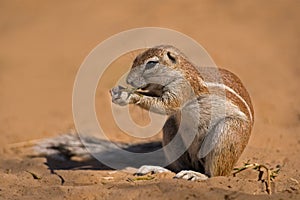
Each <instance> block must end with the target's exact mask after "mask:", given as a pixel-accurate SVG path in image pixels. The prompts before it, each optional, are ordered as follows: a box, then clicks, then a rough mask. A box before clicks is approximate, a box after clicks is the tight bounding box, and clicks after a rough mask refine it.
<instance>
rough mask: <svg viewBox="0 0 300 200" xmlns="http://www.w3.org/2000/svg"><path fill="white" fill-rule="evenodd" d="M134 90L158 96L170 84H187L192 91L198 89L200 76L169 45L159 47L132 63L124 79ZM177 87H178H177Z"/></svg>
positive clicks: (181, 55)
mask: <svg viewBox="0 0 300 200" xmlns="http://www.w3.org/2000/svg"><path fill="white" fill-rule="evenodd" d="M126 82H127V84H129V85H131V86H133V87H134V88H140V89H144V90H146V89H147V90H148V91H149V90H151V92H152V94H153V95H154V96H159V95H160V94H161V93H162V89H163V88H165V87H167V86H170V85H171V84H172V83H175V82H176V83H182V85H185V87H186V85H187V84H189V85H190V86H189V87H192V89H195V88H199V83H201V82H202V81H201V76H200V74H199V72H198V71H197V69H196V68H195V67H194V65H193V64H191V63H190V62H189V61H188V59H187V58H186V56H185V55H184V54H183V53H181V52H180V51H179V50H178V49H177V48H175V47H173V46H170V45H160V46H156V47H153V48H150V49H148V50H146V51H144V52H143V53H141V54H139V55H138V56H137V57H136V58H135V60H134V61H133V64H132V68H131V70H130V72H129V74H128V76H127V79H126ZM177 87H178V85H177Z"/></svg>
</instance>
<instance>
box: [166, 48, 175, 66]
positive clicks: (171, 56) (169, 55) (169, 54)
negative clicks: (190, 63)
mask: <svg viewBox="0 0 300 200" xmlns="http://www.w3.org/2000/svg"><path fill="white" fill-rule="evenodd" d="M167 56H168V58H169V59H170V60H171V61H172V63H174V64H175V63H176V56H175V55H174V54H173V53H171V52H170V51H168V53H167Z"/></svg>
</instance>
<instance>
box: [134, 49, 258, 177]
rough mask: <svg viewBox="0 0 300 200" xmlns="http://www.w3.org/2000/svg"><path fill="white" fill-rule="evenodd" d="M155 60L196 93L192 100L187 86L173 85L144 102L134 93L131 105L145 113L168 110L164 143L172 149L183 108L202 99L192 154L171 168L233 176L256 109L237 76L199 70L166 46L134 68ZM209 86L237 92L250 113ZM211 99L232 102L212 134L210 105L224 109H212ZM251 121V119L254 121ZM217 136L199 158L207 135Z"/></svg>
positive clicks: (229, 94)
mask: <svg viewBox="0 0 300 200" xmlns="http://www.w3.org/2000/svg"><path fill="white" fill-rule="evenodd" d="M167 52H170V53H171V54H172V56H174V58H175V59H176V62H175V63H174V62H171V61H170V60H168V59H165V58H166V53H167ZM153 56H156V57H158V58H159V63H160V64H161V65H164V66H167V67H169V68H171V69H173V70H175V71H177V72H180V74H181V75H182V76H183V77H184V78H185V80H186V81H187V82H188V84H189V85H190V86H191V87H192V90H193V95H191V94H190V93H188V92H187V91H186V86H184V83H182V82H180V83H179V84H178V85H172V87H173V88H168V89H169V90H170V91H167V92H168V93H166V91H165V95H164V96H163V97H149V96H142V97H141V96H139V95H134V94H133V95H132V96H131V103H135V104H137V105H139V106H141V107H143V108H145V109H150V107H153V106H154V107H157V108H160V107H162V108H164V109H165V110H166V114H168V115H170V117H169V118H168V120H167V122H166V123H165V125H164V128H163V133H164V134H163V144H164V145H166V144H168V143H169V142H170V141H171V140H172V139H173V137H174V136H175V135H176V133H177V131H178V127H179V126H180V123H181V109H182V106H183V105H185V103H186V102H187V101H189V99H192V98H195V97H196V98H198V100H197V102H198V103H197V104H199V106H200V110H199V112H201V113H200V114H199V116H200V119H199V120H200V121H199V122H200V123H199V124H200V126H199V133H198V134H197V135H196V138H195V139H194V141H193V142H192V144H191V146H190V147H189V148H188V150H187V151H186V152H185V153H184V154H183V155H182V156H181V157H180V158H179V159H178V160H177V161H175V162H174V163H172V165H171V166H170V168H171V169H172V170H174V171H180V170H186V169H190V170H195V171H199V172H202V173H205V174H206V175H208V176H220V175H228V174H230V172H231V170H232V168H233V166H234V164H235V163H236V161H237V160H238V158H239V157H240V155H241V153H242V152H243V150H244V148H245V146H246V144H247V142H248V140H249V137H250V134H251V129H252V126H253V115H254V114H253V113H254V112H253V106H252V103H251V100H250V96H249V94H248V92H247V90H246V89H245V87H244V86H243V84H242V82H241V81H240V79H239V78H238V77H237V76H236V75H234V74H233V73H231V72H229V71H227V70H225V69H217V68H205V67H202V68H197V67H195V65H193V64H192V63H191V62H190V61H189V60H188V59H187V58H186V56H185V55H183V54H182V53H181V52H180V51H179V50H178V49H176V48H174V47H172V46H166V45H165V46H163V45H162V46H158V47H154V48H151V49H148V50H146V51H145V52H144V53H142V54H140V55H139V56H137V58H136V59H135V60H134V62H133V67H132V68H133V69H134V68H137V66H140V65H143V64H144V63H145V61H146V60H147V59H149V58H151V57H153ZM133 71H134V70H133ZM133 73H135V72H133ZM207 82H209V83H218V84H224V85H226V86H228V87H229V88H231V89H232V90H234V92H235V93H237V94H238V95H239V96H240V97H241V98H242V99H244V101H245V102H246V103H247V105H248V107H249V108H250V113H249V110H248V109H247V106H246V105H245V104H244V102H243V101H242V100H241V99H239V98H238V97H237V96H236V95H235V94H234V93H232V92H230V91H229V90H225V91H224V90H222V89H220V88H213V87H212V88H210V87H208V86H207ZM172 92H173V93H172ZM187 95H190V96H187ZM212 95H217V96H220V97H222V95H223V97H226V98H223V99H222V98H220V100H218V98H217V99H216V101H220V102H223V101H224V99H225V102H228V103H225V104H226V106H225V104H224V106H225V110H226V111H225V112H226V116H225V117H223V118H222V119H220V121H218V123H216V124H214V126H213V127H212V128H211V129H208V124H209V120H210V119H211V118H210V117H211V115H210V109H212V106H216V105H217V106H220V105H218V103H217V104H212V102H210V100H209V97H211V96H212ZM222 105H223V104H222ZM222 105H221V106H222ZM241 113H244V115H243V116H242V114H241ZM250 116H252V119H251V117H250ZM214 132H218V133H220V134H219V136H218V139H217V144H216V146H214V148H213V149H212V151H210V152H209V153H208V154H207V155H206V156H205V157H203V158H199V157H198V152H199V151H200V149H201V147H202V145H204V143H205V139H206V138H207V137H208V135H209V134H214ZM181 134H183V137H184V135H185V134H189V133H188V132H185V133H181ZM178 148H181V147H178ZM166 154H168V152H166ZM167 157H168V155H167Z"/></svg>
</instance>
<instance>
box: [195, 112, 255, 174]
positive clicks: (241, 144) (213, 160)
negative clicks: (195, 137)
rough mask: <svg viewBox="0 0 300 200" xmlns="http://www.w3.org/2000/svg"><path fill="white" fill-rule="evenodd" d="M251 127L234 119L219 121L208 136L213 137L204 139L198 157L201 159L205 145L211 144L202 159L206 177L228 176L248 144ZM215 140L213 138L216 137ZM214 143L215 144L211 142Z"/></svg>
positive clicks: (245, 122) (242, 121)
mask: <svg viewBox="0 0 300 200" xmlns="http://www.w3.org/2000/svg"><path fill="white" fill-rule="evenodd" d="M250 126H251V125H249V123H248V122H247V121H244V120H241V119H234V118H226V119H223V120H221V121H220V122H219V123H218V124H217V125H216V126H215V127H214V128H213V129H212V131H211V132H210V133H209V134H208V135H213V136H212V137H211V139H207V138H206V139H207V140H206V139H205V140H204V142H203V144H202V146H201V149H200V151H199V154H198V157H200V158H201V157H202V158H203V155H201V152H203V148H207V145H206V143H210V144H213V145H214V146H212V147H211V150H210V152H209V153H208V154H207V155H206V156H205V157H204V160H205V161H204V168H205V174H207V175H208V176H210V177H212V176H227V175H230V173H231V171H232V169H233V167H234V165H235V163H236V162H237V161H238V159H239V157H240V156H241V154H242V152H243V150H244V148H245V147H246V144H247V143H248V140H249V136H250V132H251V127H250ZM216 136H217V138H213V137H216ZM212 140H213V141H216V142H215V143H213V142H212Z"/></svg>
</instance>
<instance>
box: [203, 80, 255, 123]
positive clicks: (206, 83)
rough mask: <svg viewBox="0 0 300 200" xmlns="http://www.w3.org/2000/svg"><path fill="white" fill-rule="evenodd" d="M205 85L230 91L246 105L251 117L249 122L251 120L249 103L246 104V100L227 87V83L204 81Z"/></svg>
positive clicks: (250, 114)
mask: <svg viewBox="0 0 300 200" xmlns="http://www.w3.org/2000/svg"><path fill="white" fill-rule="evenodd" d="M204 83H205V85H206V86H207V87H221V88H223V89H226V90H228V91H229V92H230V93H232V94H234V95H235V96H236V97H238V98H239V99H240V100H241V101H242V102H243V103H244V105H245V106H246V108H247V110H248V113H249V116H250V119H251V122H252V121H253V116H252V113H251V109H250V107H249V105H248V104H247V102H246V101H245V100H244V99H243V98H242V97H241V96H240V95H239V94H238V93H237V92H235V91H234V90H233V89H232V88H230V87H228V86H227V85H224V84H220V83H211V82H204Z"/></svg>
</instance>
